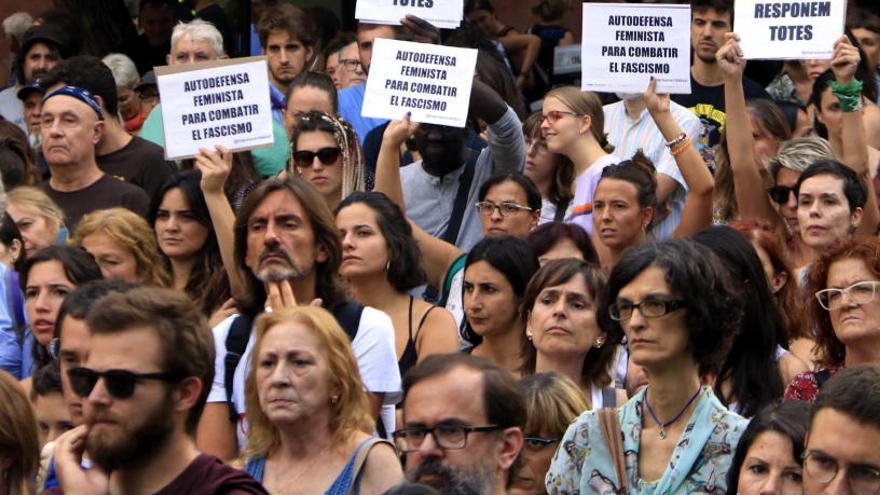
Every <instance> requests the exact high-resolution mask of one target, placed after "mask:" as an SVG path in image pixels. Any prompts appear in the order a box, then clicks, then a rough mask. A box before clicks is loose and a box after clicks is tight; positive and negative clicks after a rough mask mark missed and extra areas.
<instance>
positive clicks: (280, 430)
mask: <svg viewBox="0 0 880 495" xmlns="http://www.w3.org/2000/svg"><path fill="white" fill-rule="evenodd" d="M256 332H257V333H256V335H257V339H256V344H255V345H254V351H253V356H254V363H253V366H251V370H250V372H249V374H248V378H247V388H246V401H247V415H248V421H249V422H250V429H249V430H248V447H247V455H248V461H247V464H246V470H247V472H248V473H250V474H251V476H253V477H254V478H255V479H256V480H257V481H259V482H261V483H262V484H263V486H265V487H266V489H267V490H268V491H269V492H270V493H281V492H282V491H283V493H287V494H295V493H304V494H313V493H325V494H343V495H344V494H349V493H355V494H356V493H363V494H380V493H383V492H384V491H385V490H387V489H388V488H390V487H392V486H394V485H395V484H397V483H399V482H400V481H401V480H402V478H403V472H402V470H401V468H400V462H399V461H398V460H397V455H396V453H395V451H394V448H393V447H392V446H391V445H390V444H388V443H387V442H385V441H384V440H379V439H376V438H374V437H371V436H370V435H369V434H368V433H366V432H369V431H372V428H373V421H372V419H371V416H370V412H369V401H368V399H367V395H366V392H364V386H363V383H362V382H361V379H360V374H359V373H358V367H357V363H356V362H355V358H354V355H353V354H352V351H351V345H350V344H349V342H348V337H347V336H346V334H345V332H344V331H343V330H342V328H340V326H339V324H338V323H336V320H335V319H334V318H333V316H332V315H331V314H330V313H328V312H327V311H326V310H324V309H321V308H318V307H313V306H302V307H295V308H285V309H283V310H279V311H275V312H272V313H264V314H263V315H262V316H260V318H259V319H257V323H256Z"/></svg>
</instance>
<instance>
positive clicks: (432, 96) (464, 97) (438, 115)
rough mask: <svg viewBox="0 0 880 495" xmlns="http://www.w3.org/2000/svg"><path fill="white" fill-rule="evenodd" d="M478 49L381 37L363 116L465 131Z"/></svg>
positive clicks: (375, 54)
mask: <svg viewBox="0 0 880 495" xmlns="http://www.w3.org/2000/svg"><path fill="white" fill-rule="evenodd" d="M476 65H477V50H474V49H472V48H453V47H449V46H441V45H431V44H427V43H412V42H409V41H395V40H386V39H382V38H376V41H374V42H373V62H372V63H371V64H370V75H369V76H368V77H367V87H366V93H365V94H364V105H363V107H362V109H361V114H362V115H363V116H364V117H375V118H380V119H395V120H399V119H400V118H401V117H403V115H404V114H405V113H406V112H412V117H411V118H412V121H413V122H426V123H429V124H439V125H448V126H453V127H464V125H465V121H466V120H467V113H468V105H469V103H470V96H471V84H472V83H473V79H474V68H475V67H476Z"/></svg>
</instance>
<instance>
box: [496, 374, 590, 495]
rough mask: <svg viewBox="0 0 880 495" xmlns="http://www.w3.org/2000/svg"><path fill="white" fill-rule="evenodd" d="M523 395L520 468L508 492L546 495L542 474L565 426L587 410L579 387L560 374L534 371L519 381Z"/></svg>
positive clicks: (512, 493)
mask: <svg viewBox="0 0 880 495" xmlns="http://www.w3.org/2000/svg"><path fill="white" fill-rule="evenodd" d="M520 385H522V389H523V393H524V394H525V396H526V418H527V419H526V427H525V429H524V430H523V432H524V433H525V442H524V443H523V448H522V451H521V452H520V456H521V457H522V461H523V462H522V467H520V469H519V471H517V473H516V477H515V478H514V479H513V484H512V486H511V487H510V488H509V490H508V493H509V494H510V495H545V494H546V493H547V490H546V489H545V488H544V477H545V476H546V475H547V469H549V468H550V460H551V459H552V458H553V453H554V452H556V448H557V447H558V446H559V441H560V440H562V435H564V434H565V430H566V428H568V425H569V424H571V422H572V421H574V420H575V419H577V417H578V416H580V414H581V413H582V412H584V411H586V410H587V409H588V407H587V403H586V402H585V401H584V395H583V392H582V391H581V389H580V388H579V387H578V386H577V385H576V384H575V383H574V382H573V381H571V380H570V379H569V378H568V377H566V376H565V375H563V374H562V373H557V372H555V371H549V372H546V373H535V374H534V375H528V376H526V377H525V378H523V379H522V380H520Z"/></svg>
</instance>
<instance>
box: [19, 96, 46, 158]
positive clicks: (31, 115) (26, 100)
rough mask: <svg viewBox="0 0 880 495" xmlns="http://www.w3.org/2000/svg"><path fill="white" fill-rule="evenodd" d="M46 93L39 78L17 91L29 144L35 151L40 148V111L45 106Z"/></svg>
mask: <svg viewBox="0 0 880 495" xmlns="http://www.w3.org/2000/svg"><path fill="white" fill-rule="evenodd" d="M44 94H45V91H43V88H41V87H40V80H39V79H34V80H33V81H32V82H31V83H30V84H28V85H26V86H22V87H21V89H19V90H18V93H16V95H17V96H18V99H19V100H21V104H22V106H23V110H24V123H25V127H26V128H27V137H28V144H29V145H30V147H31V149H32V150H35V151H36V150H39V149H40V111H41V110H42V107H43V95H44Z"/></svg>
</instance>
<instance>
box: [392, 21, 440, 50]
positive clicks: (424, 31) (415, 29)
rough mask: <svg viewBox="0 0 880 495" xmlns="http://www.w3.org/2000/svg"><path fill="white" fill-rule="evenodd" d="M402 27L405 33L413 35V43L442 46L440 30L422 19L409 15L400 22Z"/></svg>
mask: <svg viewBox="0 0 880 495" xmlns="http://www.w3.org/2000/svg"><path fill="white" fill-rule="evenodd" d="M400 25H401V26H403V30H404V31H406V32H407V33H409V34H410V35H412V37H413V41H417V42H419V43H432V44H435V45H439V44H440V30H439V29H438V28H437V27H436V26H434V25H433V24H431V23H430V22H428V21H426V20H424V19H422V18H419V17H416V16H414V15H407V16H406V17H404V18H403V19H401V20H400Z"/></svg>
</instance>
